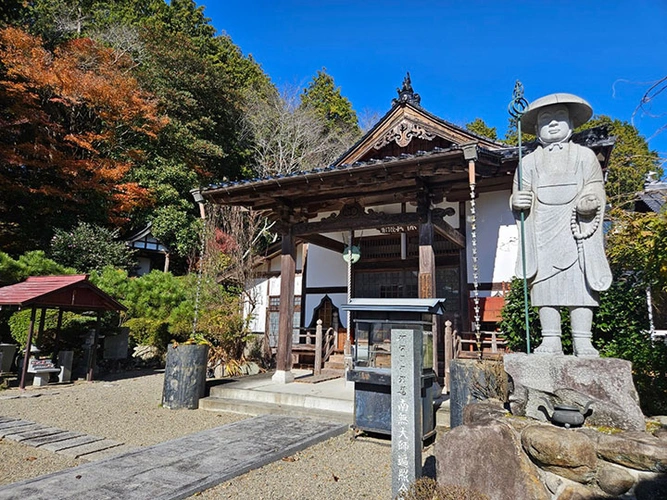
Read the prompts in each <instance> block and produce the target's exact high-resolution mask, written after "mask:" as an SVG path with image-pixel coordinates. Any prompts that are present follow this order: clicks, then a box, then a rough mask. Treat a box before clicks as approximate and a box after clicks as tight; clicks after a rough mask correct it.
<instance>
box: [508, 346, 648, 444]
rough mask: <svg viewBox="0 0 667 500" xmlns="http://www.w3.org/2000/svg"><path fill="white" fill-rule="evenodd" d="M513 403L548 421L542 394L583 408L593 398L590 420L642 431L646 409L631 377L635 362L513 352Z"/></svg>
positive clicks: (515, 408) (510, 367) (516, 411)
mask: <svg viewBox="0 0 667 500" xmlns="http://www.w3.org/2000/svg"><path fill="white" fill-rule="evenodd" d="M504 364H505V371H506V372H507V373H508V375H509V376H510V388H511V394H510V407H511V410H512V413H514V414H515V415H521V416H527V417H531V418H535V419H537V420H541V421H547V420H548V416H549V412H548V410H547V409H546V408H545V404H544V401H543V399H542V398H547V399H549V400H550V401H552V403H554V404H568V405H575V406H579V407H581V408H583V407H584V406H585V404H586V403H587V402H588V401H592V403H593V404H592V405H591V408H592V410H593V411H592V413H591V414H590V416H589V417H588V418H587V420H586V422H587V423H588V424H590V425H597V426H607V427H616V428H619V429H624V430H636V431H643V430H644V429H645V420H644V415H643V414H642V412H641V409H640V407H639V397H638V395H637V391H636V389H635V386H634V384H633V381H632V371H631V368H632V366H631V363H630V362H629V361H625V360H621V359H615V358H583V357H581V358H580V357H574V356H551V355H544V354H530V355H527V354H508V355H505V357H504Z"/></svg>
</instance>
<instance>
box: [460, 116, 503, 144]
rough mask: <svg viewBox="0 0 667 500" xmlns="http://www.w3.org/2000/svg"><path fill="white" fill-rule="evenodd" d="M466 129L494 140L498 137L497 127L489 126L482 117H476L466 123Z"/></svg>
mask: <svg viewBox="0 0 667 500" xmlns="http://www.w3.org/2000/svg"><path fill="white" fill-rule="evenodd" d="M466 130H468V131H470V132H472V133H473V134H477V135H480V136H482V137H486V138H487V139H492V140H494V141H495V140H496V139H498V134H497V132H496V127H489V126H488V125H487V124H486V122H485V121H484V120H482V119H481V118H475V119H474V120H473V121H471V122H470V123H466Z"/></svg>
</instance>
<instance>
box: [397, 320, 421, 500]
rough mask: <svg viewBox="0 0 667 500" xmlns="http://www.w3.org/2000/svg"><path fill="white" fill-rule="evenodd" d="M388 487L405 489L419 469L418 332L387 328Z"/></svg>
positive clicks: (419, 360) (419, 366) (419, 475)
mask: <svg viewBox="0 0 667 500" xmlns="http://www.w3.org/2000/svg"><path fill="white" fill-rule="evenodd" d="M391 343H392V346H391V351H392V356H391V415H392V418H391V490H392V498H395V497H397V496H398V495H399V494H401V493H403V492H405V491H407V490H408V488H409V487H410V483H412V482H414V481H415V480H416V479H418V478H419V477H421V470H422V449H421V448H422V411H421V410H422V405H421V372H422V343H423V338H422V332H421V330H418V331H417V330H409V329H393V330H392V331H391Z"/></svg>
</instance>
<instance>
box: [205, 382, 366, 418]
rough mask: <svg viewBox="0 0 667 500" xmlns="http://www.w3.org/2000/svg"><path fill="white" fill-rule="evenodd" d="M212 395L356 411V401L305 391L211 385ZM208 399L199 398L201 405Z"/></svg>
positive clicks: (256, 401)
mask: <svg viewBox="0 0 667 500" xmlns="http://www.w3.org/2000/svg"><path fill="white" fill-rule="evenodd" d="M318 385H319V384H318ZM304 386H305V384H304ZM306 387H307V386H306ZM210 397H211V398H222V399H231V400H237V401H240V402H247V401H250V402H254V403H262V404H274V405H284V406H290V407H295V408H307V409H311V410H325V411H337V412H343V413H350V414H351V413H352V412H353V411H354V402H353V401H352V400H345V399H336V398H331V397H326V396H321V395H313V394H308V393H305V392H304V393H302V394H295V393H292V392H289V393H288V392H270V391H262V390H256V389H255V390H248V389H246V388H234V387H226V386H224V385H222V386H216V387H211V392H210ZM207 399H209V398H204V399H200V400H199V405H200V407H202V401H205V400H207Z"/></svg>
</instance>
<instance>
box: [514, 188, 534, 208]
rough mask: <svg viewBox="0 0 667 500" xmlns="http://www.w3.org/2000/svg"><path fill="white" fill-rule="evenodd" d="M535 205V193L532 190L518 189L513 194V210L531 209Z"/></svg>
mask: <svg viewBox="0 0 667 500" xmlns="http://www.w3.org/2000/svg"><path fill="white" fill-rule="evenodd" d="M532 205H533V193H532V192H530V191H517V192H516V193H514V194H513V195H512V209H513V210H530V207H531V206H532Z"/></svg>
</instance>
